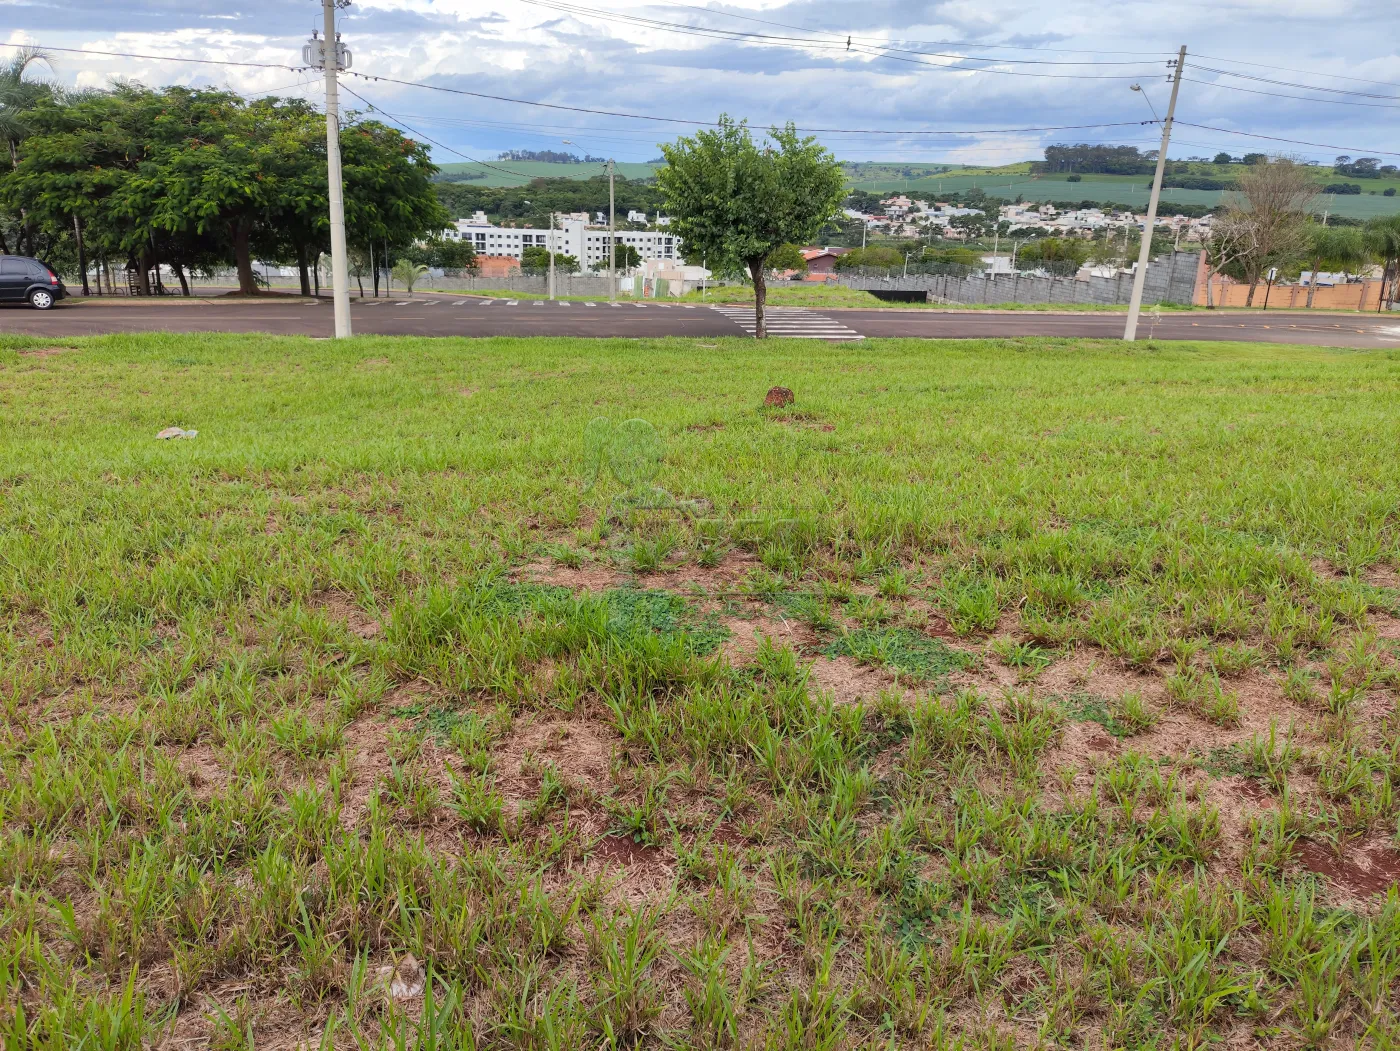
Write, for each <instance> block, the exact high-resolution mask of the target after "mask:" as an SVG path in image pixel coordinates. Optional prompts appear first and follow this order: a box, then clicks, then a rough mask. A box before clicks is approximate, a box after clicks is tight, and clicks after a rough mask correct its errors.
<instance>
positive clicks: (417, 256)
mask: <svg viewBox="0 0 1400 1051" xmlns="http://www.w3.org/2000/svg"><path fill="white" fill-rule="evenodd" d="M527 250H528V249H527ZM539 251H541V252H542V251H544V249H539ZM403 254H404V257H405V258H407V259H411V260H413V262H415V263H423V264H425V265H427V266H430V267H433V266H435V267H439V268H441V269H443V270H475V269H476V249H475V248H473V247H472V245H471V242H470V241H457V240H451V239H449V238H446V237H430V238H428V239H427V240H426V241H418V242H415V243H414V244H412V245H410V246H409V247H408V248H406V249H404V253H403ZM546 265H548V260H546Z"/></svg>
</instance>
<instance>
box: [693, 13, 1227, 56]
mask: <svg viewBox="0 0 1400 1051" xmlns="http://www.w3.org/2000/svg"><path fill="white" fill-rule="evenodd" d="M667 6H669V7H678V8H684V9H686V10H688V11H699V12H701V13H702V14H707V15H722V16H724V17H725V18H737V19H742V20H743V21H745V22H757V23H759V24H761V25H767V26H776V27H778V28H779V29H792V30H795V31H797V32H799V33H812V34H817V33H834V34H836V35H838V36H844V35H846V34H845V32H844V31H842V30H836V29H830V28H823V29H808V28H806V27H804V26H794V25H789V24H788V23H786V22H773V21H770V20H768V19H766V18H755V17H754V16H752V15H741V14H737V13H736V12H733V11H720V10H716V9H714V8H709V7H696V6H695V5H693V4H669V5H667ZM852 39H855V40H860V41H861V42H863V43H865V42H874V43H876V44H878V43H880V41H879V40H878V38H876V37H853V38H852ZM898 42H899V43H903V44H923V45H927V46H929V47H980V48H999V49H1002V50H1006V51H1049V52H1053V53H1055V54H1060V55H1143V56H1150V57H1153V58H1170V57H1171V56H1172V55H1174V54H1175V53H1176V52H1174V51H1086V50H1079V49H1076V48H1064V47H1037V46H1035V45H1031V44H979V43H974V42H973V41H970V40H901V41H898ZM1226 61H1228V60H1226Z"/></svg>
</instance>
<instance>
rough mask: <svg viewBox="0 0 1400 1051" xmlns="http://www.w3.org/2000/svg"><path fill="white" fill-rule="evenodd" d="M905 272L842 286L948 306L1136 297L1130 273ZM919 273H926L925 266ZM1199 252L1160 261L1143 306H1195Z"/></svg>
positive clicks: (945, 268) (843, 279)
mask: <svg viewBox="0 0 1400 1051" xmlns="http://www.w3.org/2000/svg"><path fill="white" fill-rule="evenodd" d="M910 269H911V272H910V273H909V275H908V276H907V277H906V276H904V274H903V272H902V270H901V271H891V272H890V273H889V275H888V276H875V275H871V274H869V273H868V272H867V273H853V272H851V271H846V272H844V273H840V272H838V273H837V275H836V279H837V282H838V283H839V284H842V285H845V286H846V287H847V288H858V289H863V290H864V291H867V292H871V293H875V294H878V293H880V292H881V291H890V292H915V291H922V292H926V293H927V294H928V297H929V299H931V300H935V301H942V302H947V303H1091V304H1100V305H1103V306H1111V305H1114V304H1119V303H1127V302H1128V300H1129V299H1130V298H1131V297H1132V291H1133V275H1132V274H1131V273H1129V272H1127V271H1122V272H1119V273H1117V274H1114V275H1113V276H1112V277H1076V276H1069V275H1067V276H1059V275H1056V274H1048V275H1046V276H1043V277H1042V276H1040V275H1037V274H1029V273H1027V274H1023V273H1019V272H1013V273H1009V274H988V273H985V272H983V271H980V270H974V269H971V268H969V267H962V266H956V265H949V264H943V265H942V266H940V267H939V268H938V269H939V270H941V272H924V273H918V272H915V268H914V267H911V268H910ZM918 269H927V268H926V267H920V268H918ZM1199 269H1200V253H1199V252H1172V253H1171V254H1170V255H1166V256H1158V257H1157V258H1156V259H1154V260H1152V262H1151V263H1150V264H1149V265H1148V267H1147V275H1146V277H1145V279H1144V281H1143V292H1142V301H1143V303H1145V304H1152V303H1182V304H1186V303H1192V302H1194V301H1195V297H1196V277H1197V273H1198V271H1199Z"/></svg>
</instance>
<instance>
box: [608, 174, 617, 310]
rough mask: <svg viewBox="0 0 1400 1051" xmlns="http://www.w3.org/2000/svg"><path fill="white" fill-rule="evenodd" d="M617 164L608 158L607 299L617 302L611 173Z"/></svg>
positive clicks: (615, 243)
mask: <svg viewBox="0 0 1400 1051" xmlns="http://www.w3.org/2000/svg"><path fill="white" fill-rule="evenodd" d="M616 170H617V165H615V164H613V162H612V158H611V157H610V158H608V299H609V300H610V301H611V302H614V303H616V302H617V217H616V215H615V214H614V209H615V208H616V205H617V202H616V198H615V197H614V195H613V173H614V172H615V171H616Z"/></svg>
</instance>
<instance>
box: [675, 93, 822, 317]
mask: <svg viewBox="0 0 1400 1051" xmlns="http://www.w3.org/2000/svg"><path fill="white" fill-rule="evenodd" d="M661 152H662V153H663V154H664V156H665V158H666V167H664V168H662V169H661V170H660V171H658V172H657V175H656V179H657V184H658V185H659V186H660V187H661V191H662V193H663V195H664V197H665V200H666V208H667V211H668V213H669V214H670V215H671V229H672V230H673V231H674V232H675V233H676V234H677V235H678V236H680V237H681V238H682V239H683V240H684V242H685V253H686V258H687V259H690V260H692V261H694V260H699V259H702V258H703V259H704V260H706V263H707V265H708V266H709V267H710V268H711V269H716V270H723V269H725V268H726V267H737V266H740V265H742V266H744V267H747V269H748V271H749V275H750V278H751V279H752V281H753V284H754V291H755V298H754V304H755V313H756V315H757V320H758V326H757V334H758V335H759V337H760V338H761V337H763V336H764V335H765V329H764V323H763V295H764V281H763V273H764V267H765V262H766V260H767V259H768V257H769V256H770V255H771V254H772V253H773V252H774V251H775V250H777V249H778V248H779V247H781V246H782V245H783V244H785V243H806V242H807V241H810V240H811V239H812V238H814V237H816V235H817V233H818V231H820V230H821V228H822V227H823V226H824V225H825V224H826V223H827V221H828V220H830V219H831V218H833V217H834V216H835V215H836V214H837V211H838V209H839V208H840V204H841V201H842V200H843V199H844V198H845V196H846V188H845V178H844V175H843V174H842V171H841V166H840V164H838V163H837V161H836V159H835V158H834V157H833V156H832V155H831V154H830V153H829V152H828V151H827V150H826V149H825V147H823V146H822V145H821V144H820V143H819V142H818V141H817V140H816V139H815V138H811V137H808V138H801V137H799V136H798V134H797V130H796V128H795V127H794V126H793V125H792V124H788V125H787V126H786V127H784V128H781V129H779V128H772V129H770V130H769V132H768V137H767V143H766V145H765V146H764V147H763V148H761V149H760V148H759V146H758V145H757V144H756V143H755V142H754V141H753V137H752V136H751V135H750V134H749V129H748V125H747V124H746V123H743V122H740V123H737V124H736V123H735V122H734V121H733V120H732V119H731V118H729V117H727V116H721V117H720V120H719V126H718V127H716V128H713V129H704V130H701V131H697V132H696V133H695V135H694V136H693V137H682V138H680V139H678V140H676V142H674V143H670V144H664V145H663V146H662V147H661Z"/></svg>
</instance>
